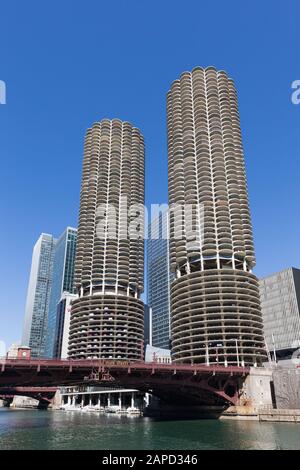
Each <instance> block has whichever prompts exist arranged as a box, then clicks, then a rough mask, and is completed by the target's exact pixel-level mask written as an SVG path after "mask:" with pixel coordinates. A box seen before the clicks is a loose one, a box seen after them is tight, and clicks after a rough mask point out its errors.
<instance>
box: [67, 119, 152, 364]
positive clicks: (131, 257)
mask: <svg viewBox="0 0 300 470" xmlns="http://www.w3.org/2000/svg"><path fill="white" fill-rule="evenodd" d="M125 199H126V202H125ZM143 204H144V139H143V136H142V134H141V132H140V131H139V130H138V129H137V128H136V127H133V126H132V125H131V124H130V123H129V122H122V121H120V120H118V119H113V120H108V119H104V120H102V121H101V122H97V123H95V124H94V125H93V126H92V128H90V129H88V131H87V134H86V139H85V147H84V161H83V175H82V187H81V197H80V214H79V226H78V241H77V252H76V263H75V286H76V289H77V292H78V294H79V298H78V299H77V300H75V301H74V302H73V305H72V312H71V325H70V338H69V355H70V357H74V358H83V359H84V358H107V359H119V358H121V359H130V360H139V359H141V357H142V356H143V346H144V345H143V342H144V332H143V319H144V305H143V302H142V301H141V300H140V296H141V293H142V292H143V283H144V279H143V275H144V272H143V270H144V236H143V230H141V236H140V237H137V236H136V232H135V233H134V235H133V236H132V234H131V230H132V226H133V225H134V222H135V219H136V217H137V212H136V210H135V209H134V210H133V211H132V210H131V208H132V207H133V206H134V205H137V206H138V207H140V211H141V212H142V210H143V209H142V207H143ZM126 205H127V207H128V211H126V208H124V206H126ZM126 214H127V220H125V221H124V219H126ZM113 229H114V230H113Z"/></svg>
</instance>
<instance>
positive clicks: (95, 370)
mask: <svg viewBox="0 0 300 470" xmlns="http://www.w3.org/2000/svg"><path fill="white" fill-rule="evenodd" d="M248 373H249V369H248V368H246V367H237V366H230V367H224V366H217V365H211V366H205V365H189V364H160V363H145V362H132V363H129V362H126V361H113V360H34V359H30V360H27V359H2V360H1V359H0V395H2V396H5V395H6V396H7V394H9V395H15V394H23V395H26V396H33V394H34V393H36V394H38V393H43V392H44V393H46V394H45V395H44V396H45V399H46V400H47V399H48V398H49V395H47V390H46V389H45V387H47V388H48V391H49V393H50V394H51V393H53V391H54V389H50V390H49V387H58V386H66V385H69V386H71V385H80V384H89V385H109V384H110V383H113V384H114V385H121V386H123V387H125V388H135V389H137V390H140V391H141V392H149V393H151V394H153V395H155V396H157V397H159V398H161V399H162V400H163V401H167V402H168V403H172V404H186V403H188V404H189V405H222V406H224V405H230V404H231V405H232V404H234V405H235V404H237V403H238V399H239V390H240V389H241V385H242V383H243V381H244V379H245V377H246V375H247V374H248ZM19 387H22V389H20V388H19ZM24 387H26V389H27V391H28V393H27V392H26V390H25V388H24ZM37 387H43V390H41V389H39V388H37ZM20 390H22V393H18V392H19V391H20ZM15 392H16V393H15ZM36 396H37V395H36ZM40 396H41V397H42V395H40ZM47 397H48V398H47Z"/></svg>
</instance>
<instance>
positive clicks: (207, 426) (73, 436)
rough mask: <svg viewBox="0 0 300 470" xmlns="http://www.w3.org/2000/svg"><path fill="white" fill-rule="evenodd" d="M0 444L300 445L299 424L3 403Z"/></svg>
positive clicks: (141, 446)
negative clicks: (103, 412) (45, 408)
mask: <svg viewBox="0 0 300 470" xmlns="http://www.w3.org/2000/svg"><path fill="white" fill-rule="evenodd" d="M0 449H107V450H114V449H120V450H128V449H144V450H172V449H180V450H185V449H187V450H188V449H195V450H196V449H197V450H198V449H300V425H299V424H296V423H259V422H256V421H217V420H197V421H166V420H153V419H150V418H140V417H135V416H132V417H126V416H119V415H98V414H96V413H86V414H84V413H80V412H63V411H37V410H9V409H3V408H2V409H0Z"/></svg>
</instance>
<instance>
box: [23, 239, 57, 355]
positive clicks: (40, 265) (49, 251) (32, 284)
mask: <svg viewBox="0 0 300 470" xmlns="http://www.w3.org/2000/svg"><path fill="white" fill-rule="evenodd" d="M55 245H56V240H55V239H54V238H53V236H52V235H48V234H45V233H42V234H41V236H40V238H39V239H38V241H37V242H36V244H35V246H34V249H33V254H32V262H31V271H30V279H29V285H28V291H27V300H26V309H25V321H24V327H23V336H22V345H24V346H29V347H30V348H31V355H32V357H43V356H44V353H45V341H46V332H47V321H48V312H49V303H50V292H51V286H52V277H53V258H54V250H55Z"/></svg>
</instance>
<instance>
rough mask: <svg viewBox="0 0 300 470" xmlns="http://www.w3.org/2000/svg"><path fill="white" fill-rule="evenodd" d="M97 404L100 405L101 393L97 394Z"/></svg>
mask: <svg viewBox="0 0 300 470" xmlns="http://www.w3.org/2000/svg"><path fill="white" fill-rule="evenodd" d="M98 406H99V408H100V407H101V393H99V395H98Z"/></svg>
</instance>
